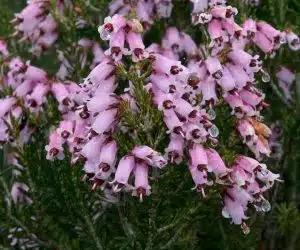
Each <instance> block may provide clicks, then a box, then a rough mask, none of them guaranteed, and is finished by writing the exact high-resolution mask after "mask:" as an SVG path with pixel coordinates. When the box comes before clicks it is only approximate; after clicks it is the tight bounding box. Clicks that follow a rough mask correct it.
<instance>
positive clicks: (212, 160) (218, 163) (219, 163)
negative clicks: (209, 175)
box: [205, 148, 230, 183]
mask: <svg viewBox="0 0 300 250" xmlns="http://www.w3.org/2000/svg"><path fill="white" fill-rule="evenodd" d="M205 152H206V155H207V160H208V163H207V169H208V171H209V172H213V173H214V174H215V176H216V178H217V182H219V183H223V179H224V177H225V176H227V174H228V173H229V172H230V169H228V168H227V167H226V165H225V163H224V161H223V160H222V158H221V156H220V155H219V154H218V152H217V151H216V150H214V149H212V148H208V149H205Z"/></svg>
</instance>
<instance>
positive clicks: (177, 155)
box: [166, 134, 184, 164]
mask: <svg viewBox="0 0 300 250" xmlns="http://www.w3.org/2000/svg"><path fill="white" fill-rule="evenodd" d="M183 148H184V139H183V138H182V136H179V135H176V134H171V139H170V143H169V145H168V147H167V148H166V153H167V155H168V159H169V161H170V162H171V163H174V162H175V163H176V164H180V163H181V162H182V160H183Z"/></svg>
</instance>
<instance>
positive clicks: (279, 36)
mask: <svg viewBox="0 0 300 250" xmlns="http://www.w3.org/2000/svg"><path fill="white" fill-rule="evenodd" d="M257 30H258V31H260V32H262V33H263V34H265V36H266V37H267V38H269V39H270V40H271V41H272V43H273V44H274V48H275V49H277V48H279V46H280V44H282V43H285V37H284V34H283V33H281V32H280V31H279V30H276V29H275V28H274V27H272V26H271V25H270V24H268V23H266V22H263V21H260V22H258V23H257Z"/></svg>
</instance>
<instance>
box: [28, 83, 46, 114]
mask: <svg viewBox="0 0 300 250" xmlns="http://www.w3.org/2000/svg"><path fill="white" fill-rule="evenodd" d="M49 90H50V88H49V86H48V85H46V84H44V83H39V84H37V85H36V86H35V87H34V89H33V91H32V93H31V94H30V95H28V96H27V97H26V98H27V102H28V105H29V106H30V107H31V108H33V109H35V108H39V107H40V106H41V105H42V104H43V103H44V102H45V100H46V95H47V93H48V92H49Z"/></svg>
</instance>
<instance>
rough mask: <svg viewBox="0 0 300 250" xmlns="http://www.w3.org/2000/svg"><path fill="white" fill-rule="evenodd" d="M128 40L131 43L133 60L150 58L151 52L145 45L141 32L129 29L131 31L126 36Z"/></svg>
mask: <svg viewBox="0 0 300 250" xmlns="http://www.w3.org/2000/svg"><path fill="white" fill-rule="evenodd" d="M126 41H127V43H128V45H129V48H130V52H131V55H132V61H133V62H138V61H140V60H144V59H146V58H148V56H149V54H148V52H147V51H146V50H145V45H144V43H143V40H142V36H141V34H140V33H136V32H134V31H129V33H128V34H127V36H126Z"/></svg>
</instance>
